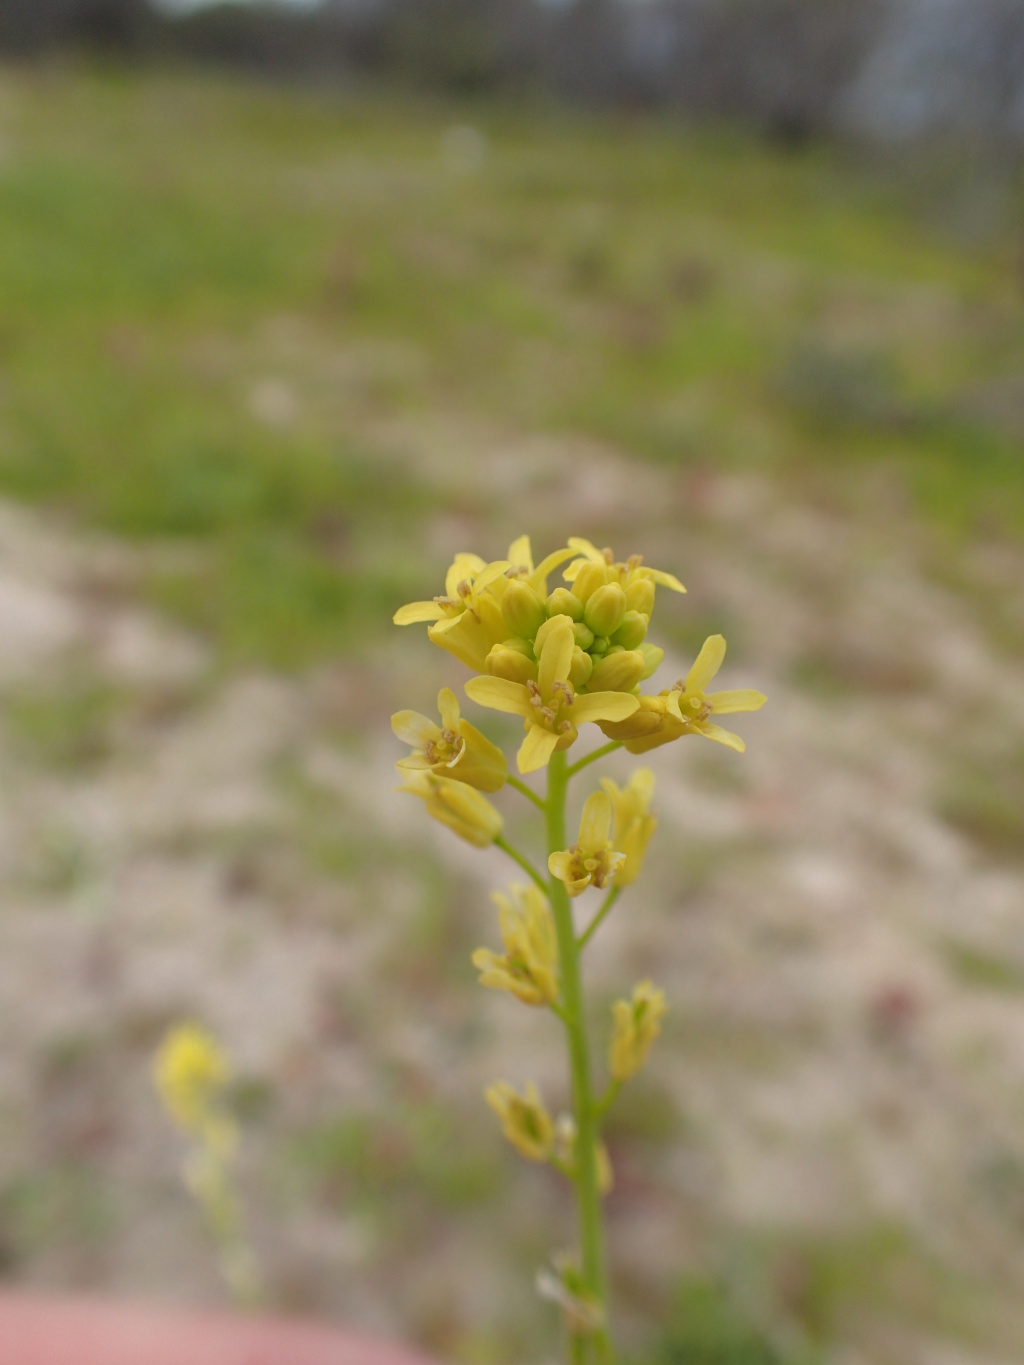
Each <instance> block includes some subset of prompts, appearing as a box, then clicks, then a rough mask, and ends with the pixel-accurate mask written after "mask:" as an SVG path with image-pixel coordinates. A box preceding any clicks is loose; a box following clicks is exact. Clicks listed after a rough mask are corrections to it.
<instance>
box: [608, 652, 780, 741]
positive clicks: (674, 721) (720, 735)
mask: <svg viewBox="0 0 1024 1365" xmlns="http://www.w3.org/2000/svg"><path fill="white" fill-rule="evenodd" d="M724 658H725V639H724V637H723V636H721V635H710V636H709V637H708V638H707V639H706V640H705V641H704V645H703V648H702V649H701V651H700V653H699V654H698V655H697V659H696V662H695V663H694V665H693V667H692V668H691V669H690V671H689V673H688V674H687V675H686V679H685V681H684V682H678V683H676V685H675V687H674V688H672V689H671V690H670V691H667V692H661V693H659V694H658V696H656V697H639V698H638V699H637V700H638V701H639V707H638V709H637V711H636V712H635V713H634V714H633V715H632V716H630V717H628V718H627V719H626V720H625V721H623V722H621V723H616V722H612V723H609V724H602V725H601V729H602V730H603V732H604V733H605V734H606V735H607V736H608V738H609V739H618V740H621V741H622V742H623V743H624V744H625V746H626V748H627V749H628V750H629V752H630V753H631V754H643V753H646V752H647V751H648V750H649V749H656V748H657V747H658V746H659V745H661V744H668V743H670V742H671V741H672V740H674V739H680V738H681V737H682V736H683V735H690V734H696V735H703V736H704V737H705V739H713V740H714V741H715V742H716V743H718V744H725V745H726V746H727V747H728V748H730V749H735V750H736V751H737V752H738V753H743V752H744V750H745V749H746V747H747V746H746V745H745V744H744V743H743V740H742V739H740V737H739V735H734V734H733V733H732V731H731V730H724V729H723V728H722V727H721V726H720V725H716V724H715V723H714V721H712V720H711V716H712V715H713V714H716V715H720V716H724V715H730V714H732V713H735V712H738V711H760V709H761V707H762V706H763V705H764V704H765V702H766V701H767V700H768V698H767V697H766V696H765V695H764V693H763V692H755V691H754V690H753V688H749V687H741V688H737V689H734V690H733V691H729V692H705V690H704V689H705V688H706V687H707V685H708V683H709V682H710V681H711V679H712V678H713V677H714V676H715V674H716V673H717V672H718V670H719V669H720V668H721V666H722V660H723V659H724Z"/></svg>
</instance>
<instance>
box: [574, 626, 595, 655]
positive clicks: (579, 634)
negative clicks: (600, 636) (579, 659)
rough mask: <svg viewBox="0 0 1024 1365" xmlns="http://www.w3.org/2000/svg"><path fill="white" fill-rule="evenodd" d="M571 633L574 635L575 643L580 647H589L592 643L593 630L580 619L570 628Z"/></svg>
mask: <svg viewBox="0 0 1024 1365" xmlns="http://www.w3.org/2000/svg"><path fill="white" fill-rule="evenodd" d="M572 633H573V635H575V636H576V643H577V644H578V645H579V647H580V649H589V648H590V646H591V645H592V644H593V643H594V632H593V631H592V630H591V629H590V627H589V626H588V625H585V624H584V623H583V622H582V621H577V622H576V624H575V625H574V626H573V628H572Z"/></svg>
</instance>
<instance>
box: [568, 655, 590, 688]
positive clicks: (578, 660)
mask: <svg viewBox="0 0 1024 1365" xmlns="http://www.w3.org/2000/svg"><path fill="white" fill-rule="evenodd" d="M593 671H594V661H593V659H592V658H591V657H590V655H589V654H587V653H586V651H585V650H582V649H580V647H579V645H577V646H576V648H575V649H574V650H573V652H572V663H571V664H570V665H569V681H570V682H571V683H572V685H573V687H575V688H580V687H586V685H587V683H588V682H589V681H590V677H591V674H592V673H593Z"/></svg>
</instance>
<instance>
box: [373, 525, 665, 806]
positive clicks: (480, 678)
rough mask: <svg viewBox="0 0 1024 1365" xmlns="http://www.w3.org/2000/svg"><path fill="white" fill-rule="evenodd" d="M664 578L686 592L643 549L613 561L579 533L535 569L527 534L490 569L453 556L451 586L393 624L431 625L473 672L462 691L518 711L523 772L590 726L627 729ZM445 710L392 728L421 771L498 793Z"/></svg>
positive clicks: (652, 653)
mask: <svg viewBox="0 0 1024 1365" xmlns="http://www.w3.org/2000/svg"><path fill="white" fill-rule="evenodd" d="M567 560H568V561H571V562H570V563H568V564H567V566H566V567H565V569H564V570H563V578H564V580H565V584H566V586H559V587H556V588H554V589H553V590H552V591H551V592H549V591H548V579H549V577H550V575H551V574H552V573H553V572H554V571H555V570H556V569H557V568H559V567H560V566H562V565H565V564H566V561H567ZM659 584H660V585H662V586H664V587H668V588H671V589H672V590H674V591H676V592H684V591H685V589H684V588H683V585H682V584H681V583H680V582H679V581H678V579H676V578H674V577H673V576H672V575H671V574H668V573H664V572H662V571H661V570H658V569H650V568H647V567H646V566H645V565H644V564H643V561H642V560H641V558H640V556H639V555H635V556H633V558H631V559H630V560H628V561H627V562H626V563H620V562H616V561H615V558H614V556H613V554H612V552H611V551H610V550H598V549H597V548H596V547H595V546H593V545H591V543H590V542H589V541H588V540H582V539H579V538H577V537H573V538H571V539H570V540H569V543H568V545H567V546H566V547H565V548H564V549H561V550H555V551H554V552H553V553H552V554H550V555H548V556H547V557H546V558H545V559H543V560H541V562H540V563H539V564H537V565H536V566H535V565H534V560H533V552H532V549H531V547H530V540H529V537H528V536H520V538H519V539H518V540H516V541H514V542H513V543H512V544H511V545H510V546H509V550H508V558H507V559H499V560H494V561H493V562H492V563H490V564H488V563H486V562H485V561H484V560H483V559H481V558H480V557H479V556H478V555H473V554H466V553H461V554H458V555H456V556H455V559H454V561H453V563H452V565H451V567H450V568H449V570H448V573H447V574H446V575H445V590H444V592H443V593H442V594H440V595H439V596H437V597H435V598H433V599H432V600H430V601H423V602H411V603H409V604H408V605H407V606H404V607H401V608H400V609H399V610H398V611H397V612H396V613H395V618H394V619H395V622H396V624H398V625H403V626H404V625H411V624H413V623H414V622H427V623H428V628H427V634H428V636H429V637H430V639H431V640H432V641H433V642H434V643H435V644H436V645H439V646H440V647H441V648H442V649H446V650H448V651H449V652H450V653H451V654H454V655H455V657H456V658H457V659H459V660H460V661H461V662H462V663H464V664H466V665H467V667H469V668H471V669H473V671H474V673H476V674H477V676H476V677H474V678H473V679H472V680H471V681H470V682H469V683H468V684H467V687H466V692H467V694H468V695H469V696H470V697H471V698H472V699H473V700H474V701H476V702H478V703H479V704H480V705H481V706H488V707H492V708H493V709H495V710H498V711H506V712H509V713H511V714H513V715H519V716H521V717H522V718H523V723H524V729H525V731H526V738H525V739H524V741H523V744H522V746H521V747H520V750H519V755H518V763H519V770H520V772H524V773H526V772H532V771H534V770H535V769H537V768H542V767H544V766H545V764H546V763H547V761H548V759H549V758H550V757H551V755H552V754H553V753H554V752H555V751H556V750H562V749H567V748H568V747H569V746H570V745H571V744H572V743H573V742H574V741H575V739H576V737H577V735H578V733H579V726H580V725H581V724H583V723H584V722H585V721H592V722H594V723H596V724H601V725H603V724H606V723H607V724H612V725H615V724H625V723H627V722H628V720H629V717H631V716H632V715H633V714H634V713H635V712H636V711H638V710H639V709H640V701H639V699H638V696H637V695H636V694H637V693H638V692H639V688H640V684H641V682H642V681H643V680H644V679H645V678H648V677H650V676H651V674H652V673H653V672H654V670H655V669H656V668H657V666H658V664H659V663H660V662H661V660H662V657H663V651H662V650H661V649H659V648H658V647H657V646H655V645H651V644H648V643H647V640H646V637H647V630H648V626H649V625H650V619H651V612H652V611H653V609H654V594H655V588H656V586H657V585H659ZM442 695H443V694H442ZM449 696H450V694H449ZM441 710H442V724H441V726H439V727H434V726H433V722H429V721H426V722H425V721H424V718H423V717H421V716H417V715H416V714H415V713H414V712H400V713H399V715H398V716H396V717H395V728H396V732H397V733H400V737H401V738H403V739H405V740H406V741H407V742H408V743H409V744H411V745H412V746H413V748H414V750H415V751H416V753H417V754H418V755H419V759H418V766H421V767H424V768H427V767H429V768H430V769H431V770H432V771H433V772H434V773H435V775H437V776H448V777H452V778H454V779H456V780H458V781H463V782H466V783H468V784H469V785H471V786H475V787H478V788H479V789H480V790H482V791H496V790H497V789H498V786H500V785H501V783H500V782H497V772H498V771H500V769H499V770H496V769H495V768H494V766H493V764H494V759H493V755H492V756H490V757H489V758H488V757H487V756H486V750H484V749H483V748H482V746H481V745H480V744H479V740H478V738H477V736H478V733H479V732H476V731H472V727H469V731H470V732H471V733H470V732H467V730H466V729H465V727H466V725H467V722H465V721H462V722H461V723H460V722H459V720H458V710H457V707H454V708H453V706H452V705H451V704H450V703H449V704H447V706H445V705H442V708H441ZM446 712H447V714H446ZM479 738H480V739H482V738H483V737H482V736H480V737H479ZM484 743H485V744H486V741H484ZM442 767H443V768H444V769H445V770H446V771H445V772H441V771H440V770H441V768H442ZM483 774H486V775H485V776H484V775H483ZM488 781H490V782H492V783H494V782H497V785H491V786H488V785H485V783H486V782H488Z"/></svg>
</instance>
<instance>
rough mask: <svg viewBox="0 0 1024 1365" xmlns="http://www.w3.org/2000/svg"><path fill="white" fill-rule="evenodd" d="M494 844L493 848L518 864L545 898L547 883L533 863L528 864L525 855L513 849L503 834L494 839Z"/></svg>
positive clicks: (528, 861)
mask: <svg viewBox="0 0 1024 1365" xmlns="http://www.w3.org/2000/svg"><path fill="white" fill-rule="evenodd" d="M494 843H495V847H497V848H500V849H501V851H502V853H507V854H508V856H509V857H510V858H511V859H512V860H513V861H514V862H517V863H518V864H519V866H520V867H521V868H522V869H523V871H524V872H525V873H526V875H527V876H528V877H529V878H530V880H531V881H532V882H533V883H534V884H535V885H536V886H539V887H540V889H541V890H542V891H543V892H544V894H545V896H546V895H547V894H548V884H547V882H546V881H545V880H544V878H543V877H542V876H541V875H540V873H539V872H538V871H537V869H536V868H535V867H534V865H533V863H531V862H530V860H529V858H527V856H526V854H525V853H520V852H519V850H518V849H517V848H514V847H513V846H512V844H510V843H509V841H508V840H507V839H506V838H505V836H504V835H503V834H499V835H498V837H497V839H495V841H494Z"/></svg>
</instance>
